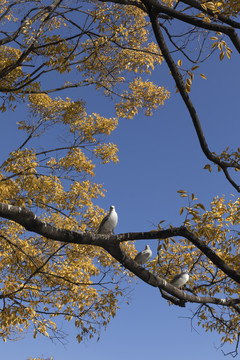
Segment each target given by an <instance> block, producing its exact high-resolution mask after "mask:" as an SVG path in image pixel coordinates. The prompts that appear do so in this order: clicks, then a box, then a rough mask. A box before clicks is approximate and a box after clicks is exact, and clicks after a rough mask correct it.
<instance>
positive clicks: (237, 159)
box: [204, 147, 240, 172]
mask: <svg viewBox="0 0 240 360" xmlns="http://www.w3.org/2000/svg"><path fill="white" fill-rule="evenodd" d="M213 154H214V155H215V156H217V155H216V153H213ZM218 158H219V159H220V160H221V161H223V162H224V161H226V162H227V163H232V165H233V166H234V170H235V171H240V169H238V167H239V166H240V148H238V149H237V151H230V150H229V147H227V148H226V149H225V150H223V151H222V152H221V154H220V155H219V156H218ZM204 169H207V170H208V171H209V172H212V166H211V165H210V164H206V165H205V166H204ZM217 169H218V171H221V167H220V166H219V165H218V166H217Z"/></svg>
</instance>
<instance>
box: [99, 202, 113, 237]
mask: <svg viewBox="0 0 240 360" xmlns="http://www.w3.org/2000/svg"><path fill="white" fill-rule="evenodd" d="M117 223H118V215H117V213H116V211H115V206H113V205H112V206H110V210H109V213H108V214H107V215H106V216H105V217H104V218H103V219H102V222H101V224H100V226H99V229H98V232H97V233H98V234H111V233H112V232H113V230H114V229H115V227H116V226H117Z"/></svg>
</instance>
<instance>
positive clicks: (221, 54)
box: [219, 51, 225, 61]
mask: <svg viewBox="0 0 240 360" xmlns="http://www.w3.org/2000/svg"><path fill="white" fill-rule="evenodd" d="M224 55H225V52H224V51H222V52H221V53H220V55H219V57H220V60H221V61H222V59H223V58H224Z"/></svg>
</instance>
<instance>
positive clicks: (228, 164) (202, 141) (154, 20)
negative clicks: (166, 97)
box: [149, 9, 240, 192]
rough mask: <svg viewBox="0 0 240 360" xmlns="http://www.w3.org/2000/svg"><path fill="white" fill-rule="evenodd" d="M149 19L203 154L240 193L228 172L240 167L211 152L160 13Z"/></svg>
mask: <svg viewBox="0 0 240 360" xmlns="http://www.w3.org/2000/svg"><path fill="white" fill-rule="evenodd" d="M149 17H150V20H151V23H152V27H153V31H154V34H155V37H156V40H157V43H158V45H159V48H160V50H161V51H162V55H163V57H164V59H165V60H166V62H167V64H168V67H169V69H170V71H171V74H172V76H173V78H174V80H175V83H176V86H177V88H178V90H179V92H180V94H181V97H182V99H183V101H184V103H185V105H186V107H187V109H188V112H189V114H190V116H191V118H192V121H193V125H194V127H195V130H196V133H197V136H198V140H199V143H200V146H201V149H202V151H203V153H204V154H205V155H206V157H207V158H208V159H209V160H210V161H212V162H213V163H215V164H216V165H219V166H220V167H221V169H222V170H223V171H224V174H225V176H226V178H227V179H228V181H229V182H230V183H231V184H232V185H233V186H234V188H235V189H236V190H237V191H238V192H240V186H238V185H237V184H236V183H235V182H234V180H233V179H232V178H231V177H230V175H229V172H228V170H227V168H228V167H236V168H238V169H240V165H238V164H235V163H234V164H233V162H226V161H221V160H220V159H219V158H218V157H217V156H215V155H213V153H212V152H211V151H210V150H209V147H208V144H207V142H206V139H205V136H204V133H203V130H202V127H201V123H200V121H199V118H198V115H197V111H196V109H195V107H194V105H193V103H192V102H191V99H190V98H189V96H188V93H187V91H186V89H185V84H184V81H183V77H182V75H181V73H180V71H179V69H178V67H177V65H176V64H175V62H174V60H173V58H172V56H171V54H170V52H169V50H168V47H167V45H166V42H165V40H164V37H163V34H162V31H161V27H160V24H159V21H158V13H157V12H156V11H155V9H154V10H153V11H150V12H149Z"/></svg>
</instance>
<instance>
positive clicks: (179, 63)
mask: <svg viewBox="0 0 240 360" xmlns="http://www.w3.org/2000/svg"><path fill="white" fill-rule="evenodd" d="M178 66H179V67H180V66H182V60H181V59H179V60H178Z"/></svg>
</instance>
